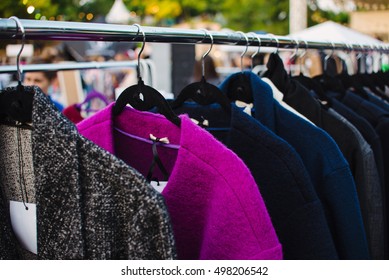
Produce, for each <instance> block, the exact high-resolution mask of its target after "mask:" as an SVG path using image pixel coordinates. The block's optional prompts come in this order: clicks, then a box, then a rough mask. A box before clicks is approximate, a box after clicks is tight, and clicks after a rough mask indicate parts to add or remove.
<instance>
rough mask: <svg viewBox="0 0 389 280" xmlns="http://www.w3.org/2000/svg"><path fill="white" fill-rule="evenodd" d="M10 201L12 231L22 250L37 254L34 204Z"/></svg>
mask: <svg viewBox="0 0 389 280" xmlns="http://www.w3.org/2000/svg"><path fill="white" fill-rule="evenodd" d="M26 205H27V207H28V210H26V207H25V206H24V204H23V202H20V201H10V207H9V208H10V215H11V224H12V229H13V231H14V232H15V234H16V237H17V239H18V240H19V242H20V244H21V245H22V247H23V248H25V249H27V250H28V251H30V252H32V253H34V254H37V253H38V250H37V247H38V245H37V243H38V241H37V225H36V204H33V203H26Z"/></svg>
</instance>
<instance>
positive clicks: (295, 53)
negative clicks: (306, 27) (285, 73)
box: [290, 38, 300, 60]
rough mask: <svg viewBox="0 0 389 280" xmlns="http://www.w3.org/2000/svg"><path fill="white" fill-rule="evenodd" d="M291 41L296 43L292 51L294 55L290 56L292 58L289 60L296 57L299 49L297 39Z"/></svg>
mask: <svg viewBox="0 0 389 280" xmlns="http://www.w3.org/2000/svg"><path fill="white" fill-rule="evenodd" d="M291 40H294V42H295V43H296V48H295V49H294V53H293V54H292V56H291V57H290V60H292V59H294V58H295V57H296V56H297V53H298V51H299V47H300V42H299V40H298V39H296V38H294V39H293V38H291Z"/></svg>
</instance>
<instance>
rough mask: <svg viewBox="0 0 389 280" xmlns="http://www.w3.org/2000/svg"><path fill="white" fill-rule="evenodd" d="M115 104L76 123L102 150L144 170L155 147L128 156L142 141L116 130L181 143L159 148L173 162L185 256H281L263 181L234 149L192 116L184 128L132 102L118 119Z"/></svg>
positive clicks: (176, 216) (173, 211)
mask: <svg viewBox="0 0 389 280" xmlns="http://www.w3.org/2000/svg"><path fill="white" fill-rule="evenodd" d="M112 108H113V105H112V104H111V105H110V106H108V107H107V108H105V109H103V110H102V111H100V112H98V113H97V114H96V115H94V116H92V117H90V118H88V119H86V120H84V121H83V122H81V123H79V124H78V125H77V128H78V129H79V131H80V133H81V134H83V135H84V136H85V137H87V138H89V139H91V140H92V141H96V143H98V145H100V146H101V147H103V148H104V149H106V150H108V151H110V152H113V153H115V154H116V155H117V156H120V157H126V159H127V160H126V161H130V160H132V164H133V165H132V166H134V167H135V168H137V169H138V166H139V167H141V168H142V162H141V161H142V160H143V159H144V157H146V152H147V151H149V150H151V145H149V146H148V147H146V148H145V149H144V150H140V149H135V151H134V154H133V156H131V157H130V156H128V155H126V154H128V153H130V150H131V149H134V148H132V147H131V146H134V145H138V143H136V141H138V142H140V141H139V140H131V138H128V139H126V138H119V136H118V135H117V134H114V133H113V132H114V128H119V129H121V130H124V131H125V132H126V133H128V134H133V135H136V136H137V137H140V138H143V139H148V137H149V134H150V133H152V134H153V135H156V136H158V137H168V139H169V141H170V143H171V144H175V145H179V146H180V148H179V149H178V151H177V154H176V157H175V158H173V157H172V156H169V155H167V156H166V157H164V151H163V147H161V148H160V149H159V155H160V158H161V160H162V162H164V163H165V162H173V163H174V164H173V166H172V167H170V168H169V171H170V178H169V181H168V183H167V185H166V187H165V189H164V190H163V192H162V194H163V196H164V197H165V199H166V203H167V206H168V210H169V214H170V216H171V219H172V223H173V229H174V234H175V238H176V242H177V253H178V258H179V259H281V258H282V249H281V245H280V243H279V241H278V238H277V236H276V233H275V230H274V228H273V225H272V223H271V220H270V218H269V215H268V212H267V209H266V207H265V204H264V202H263V200H262V197H261V194H260V192H259V190H258V186H257V185H256V183H255V181H254V179H253V177H252V175H251V174H250V172H249V170H248V169H247V167H246V166H245V165H244V163H243V162H242V161H241V160H240V159H239V158H238V157H237V156H236V155H235V154H234V153H233V152H232V151H231V150H229V149H227V148H226V147H225V146H223V144H221V143H220V142H219V141H217V140H216V139H215V138H214V137H213V136H212V135H211V134H209V133H208V132H206V131H205V130H203V129H202V128H200V127H198V126H197V125H195V124H194V123H193V122H192V121H191V120H190V119H189V118H188V117H187V116H180V117H181V127H180V128H178V127H177V126H175V125H174V124H172V123H171V122H170V121H168V120H167V119H166V118H165V117H164V116H162V115H158V114H153V113H149V112H139V111H136V110H134V109H131V108H125V109H124V111H123V112H122V113H121V114H120V115H119V116H117V117H116V118H113V117H112ZM100 135H104V137H103V138H104V139H102V137H100ZM119 140H120V141H119ZM129 141H132V142H131V144H132V145H129V144H128V143H130V142H129ZM121 146H123V147H126V149H122V148H121ZM165 149H169V148H165ZM136 154H137V156H136ZM149 163H150V162H149Z"/></svg>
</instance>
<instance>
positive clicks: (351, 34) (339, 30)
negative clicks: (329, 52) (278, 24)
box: [288, 21, 384, 45]
mask: <svg viewBox="0 0 389 280" xmlns="http://www.w3.org/2000/svg"><path fill="white" fill-rule="evenodd" d="M288 36H290V37H293V38H296V39H303V40H307V41H328V42H335V43H352V44H365V45H370V44H374V45H377V44H384V43H383V42H382V41H380V40H377V39H375V38H373V37H371V36H369V35H365V34H363V33H360V32H358V31H355V30H353V29H351V28H348V27H345V26H343V25H341V24H338V23H335V22H333V21H326V22H323V23H320V24H317V25H314V26H312V27H309V28H307V29H304V30H302V31H299V32H296V33H292V34H289V35H288Z"/></svg>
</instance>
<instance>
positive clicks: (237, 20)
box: [222, 0, 289, 34]
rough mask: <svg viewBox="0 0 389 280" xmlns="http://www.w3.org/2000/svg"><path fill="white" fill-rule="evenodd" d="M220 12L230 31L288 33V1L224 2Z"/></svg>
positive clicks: (243, 0)
mask: <svg viewBox="0 0 389 280" xmlns="http://www.w3.org/2000/svg"><path fill="white" fill-rule="evenodd" d="M222 11H223V15H224V17H225V18H226V21H227V23H228V24H227V25H228V27H229V28H231V29H235V30H242V31H244V32H248V31H253V30H255V31H259V30H261V31H265V32H270V33H276V34H287V33H288V24H289V23H288V14H289V1H288V0H277V1H267V0H226V1H224V4H223V6H222Z"/></svg>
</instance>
